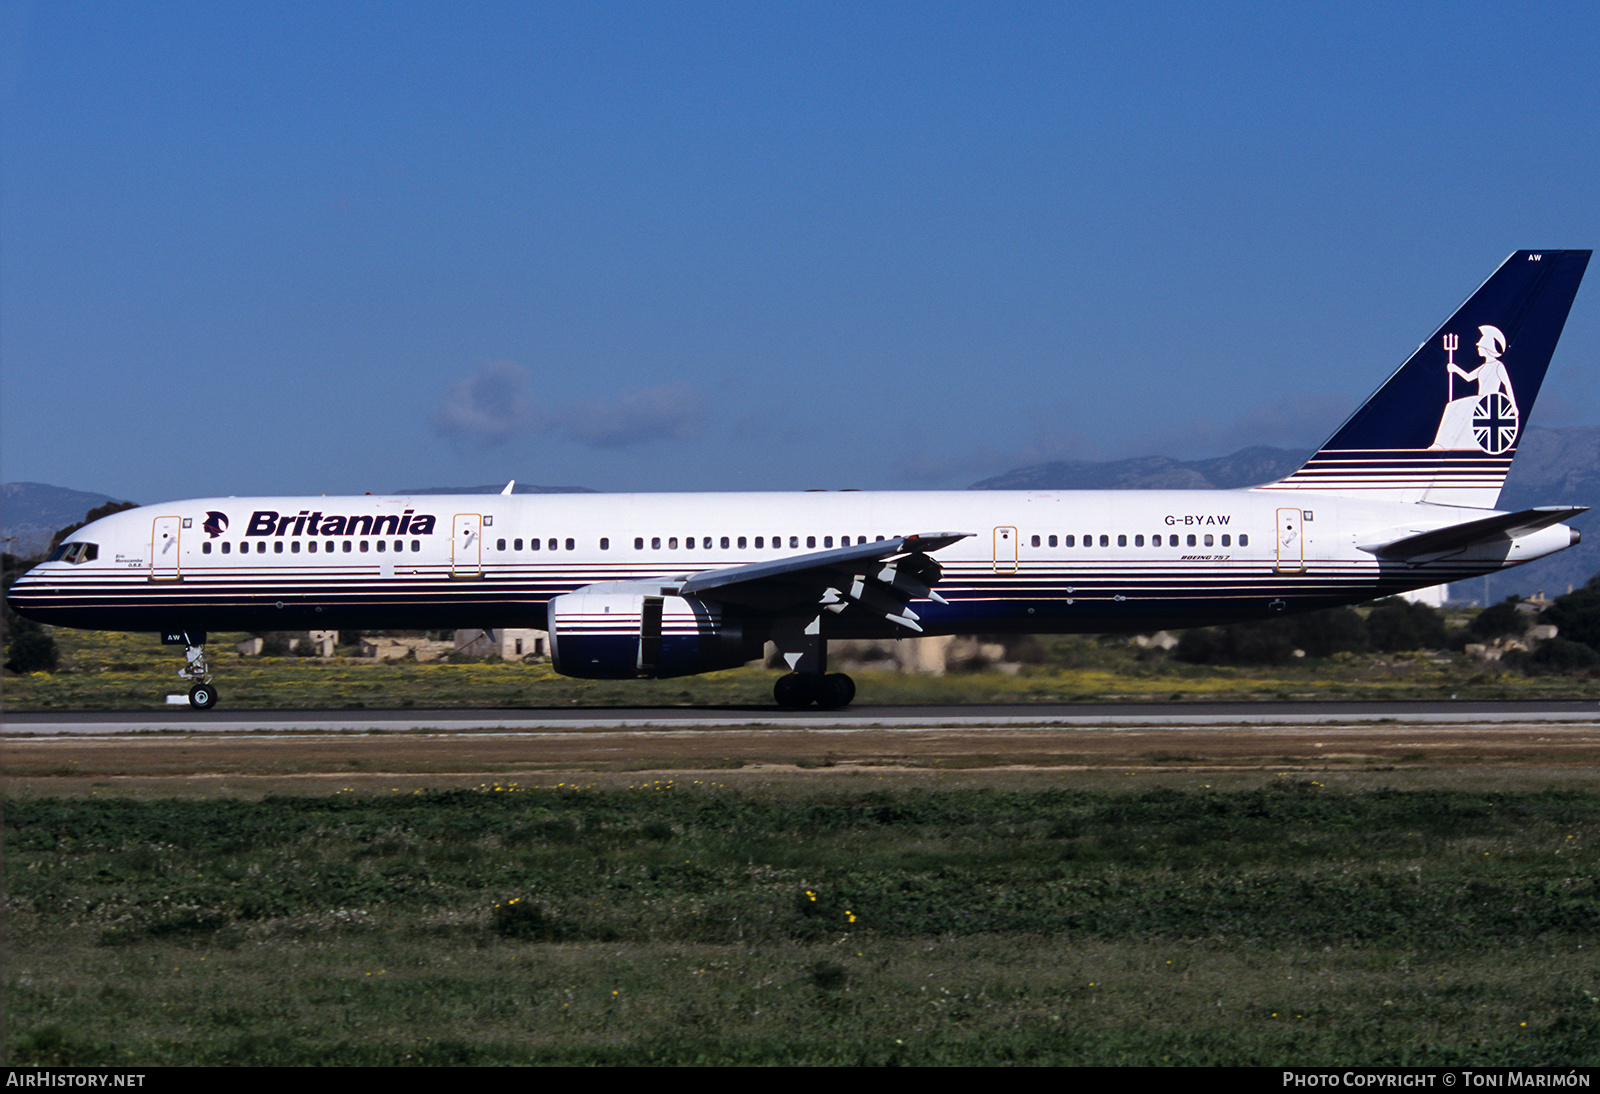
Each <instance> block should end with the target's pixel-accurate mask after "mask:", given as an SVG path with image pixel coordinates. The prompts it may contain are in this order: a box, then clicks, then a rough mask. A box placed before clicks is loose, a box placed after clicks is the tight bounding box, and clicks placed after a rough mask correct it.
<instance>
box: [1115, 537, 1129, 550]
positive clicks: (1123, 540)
mask: <svg viewBox="0 0 1600 1094" xmlns="http://www.w3.org/2000/svg"><path fill="white" fill-rule="evenodd" d="M1127 545H1128V537H1127V536H1118V537H1117V546H1118V547H1126V546H1127Z"/></svg>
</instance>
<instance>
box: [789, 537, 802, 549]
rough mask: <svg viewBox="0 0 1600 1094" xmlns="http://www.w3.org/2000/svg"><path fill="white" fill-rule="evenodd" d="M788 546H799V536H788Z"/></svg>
mask: <svg viewBox="0 0 1600 1094" xmlns="http://www.w3.org/2000/svg"><path fill="white" fill-rule="evenodd" d="M789 546H790V547H799V546H800V537H799V536H790V537H789Z"/></svg>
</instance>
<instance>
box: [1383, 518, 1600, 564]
mask: <svg viewBox="0 0 1600 1094" xmlns="http://www.w3.org/2000/svg"><path fill="white" fill-rule="evenodd" d="M1588 511H1589V507H1588V506H1586V505H1580V506H1567V505H1542V506H1540V507H1538V508H1537V509H1524V510H1522V511H1521V512H1518V513H1496V514H1495V515H1494V516H1492V517H1484V518H1483V519H1481V520H1469V521H1467V522H1466V523H1465V524H1452V525H1451V526H1450V527H1448V528H1435V529H1433V530H1432V531H1430V532H1418V533H1415V534H1413V535H1408V536H1401V537H1400V538H1399V539H1392V540H1387V541H1385V542H1380V543H1361V544H1357V546H1358V547H1360V548H1361V549H1362V550H1363V551H1367V552H1369V553H1371V554H1374V555H1377V556H1378V557H1379V558H1387V559H1413V558H1416V557H1417V556H1418V555H1439V554H1443V553H1446V552H1449V551H1460V550H1465V549H1466V548H1468V547H1471V546H1474V545H1475V544H1479V543H1489V542H1492V541H1494V540H1498V539H1515V538H1517V537H1518V536H1522V535H1527V534H1528V533H1529V532H1537V531H1538V530H1539V529H1541V528H1548V527H1550V526H1551V525H1552V524H1560V523H1561V522H1562V521H1564V520H1568V519H1570V518H1572V517H1575V516H1577V515H1579V514H1580V513H1587V512H1588Z"/></svg>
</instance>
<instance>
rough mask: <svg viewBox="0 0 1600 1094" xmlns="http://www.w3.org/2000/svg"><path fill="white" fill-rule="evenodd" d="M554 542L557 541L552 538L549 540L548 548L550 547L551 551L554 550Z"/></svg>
mask: <svg viewBox="0 0 1600 1094" xmlns="http://www.w3.org/2000/svg"><path fill="white" fill-rule="evenodd" d="M556 542H557V541H556V540H554V539H552V540H551V541H550V549H551V550H552V551H554V550H556Z"/></svg>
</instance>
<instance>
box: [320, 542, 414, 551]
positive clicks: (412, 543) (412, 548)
mask: <svg viewBox="0 0 1600 1094" xmlns="http://www.w3.org/2000/svg"><path fill="white" fill-rule="evenodd" d="M329 546H330V547H331V546H333V545H332V544H329ZM411 550H412V551H420V550H422V541H421V540H420V539H414V540H412V541H411Z"/></svg>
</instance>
